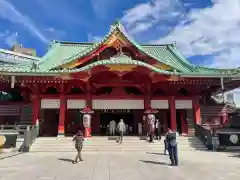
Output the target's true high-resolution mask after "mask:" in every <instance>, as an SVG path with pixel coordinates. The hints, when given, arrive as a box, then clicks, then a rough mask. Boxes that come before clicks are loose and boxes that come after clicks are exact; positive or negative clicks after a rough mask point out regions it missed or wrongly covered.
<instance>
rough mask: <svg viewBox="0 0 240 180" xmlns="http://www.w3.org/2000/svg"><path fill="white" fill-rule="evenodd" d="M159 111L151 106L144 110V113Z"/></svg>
mask: <svg viewBox="0 0 240 180" xmlns="http://www.w3.org/2000/svg"><path fill="white" fill-rule="evenodd" d="M158 112H159V111H158V110H157V109H152V108H151V107H150V106H149V107H148V108H147V109H146V110H145V111H144V114H157V113H158Z"/></svg>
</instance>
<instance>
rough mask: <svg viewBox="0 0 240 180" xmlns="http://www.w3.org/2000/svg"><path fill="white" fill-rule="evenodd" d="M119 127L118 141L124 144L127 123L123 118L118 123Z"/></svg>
mask: <svg viewBox="0 0 240 180" xmlns="http://www.w3.org/2000/svg"><path fill="white" fill-rule="evenodd" d="M117 129H118V132H119V139H118V142H119V143H120V144H122V141H123V135H124V133H125V132H126V125H125V123H124V121H123V119H120V122H119V123H118V126H117Z"/></svg>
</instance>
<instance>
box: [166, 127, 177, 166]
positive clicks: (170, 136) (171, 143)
mask: <svg viewBox="0 0 240 180" xmlns="http://www.w3.org/2000/svg"><path fill="white" fill-rule="evenodd" d="M176 136H177V134H176V133H174V132H172V131H171V130H170V129H169V130H168V133H167V135H166V140H167V143H168V153H169V158H170V161H171V165H173V166H178V146H177V137H176Z"/></svg>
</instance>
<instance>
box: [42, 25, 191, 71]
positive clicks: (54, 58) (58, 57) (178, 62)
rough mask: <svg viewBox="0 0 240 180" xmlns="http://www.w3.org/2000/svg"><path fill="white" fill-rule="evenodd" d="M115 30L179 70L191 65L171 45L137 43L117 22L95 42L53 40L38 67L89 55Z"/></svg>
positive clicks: (49, 67)
mask: <svg viewBox="0 0 240 180" xmlns="http://www.w3.org/2000/svg"><path fill="white" fill-rule="evenodd" d="M116 31H118V32H120V33H122V34H123V36H124V37H126V39H127V40H128V41H129V42H130V43H132V44H133V45H134V46H135V47H136V48H137V49H138V50H139V51H141V52H142V53H144V54H146V55H147V56H150V57H152V58H154V59H156V60H157V61H159V62H162V63H164V64H166V65H169V66H171V67H173V68H174V69H176V70H177V71H180V72H185V71H186V72H187V71H190V70H191V68H192V65H191V64H190V63H189V62H188V61H187V60H185V59H184V58H179V56H178V55H177V54H176V53H175V50H173V49H172V48H171V46H172V45H139V44H138V43H136V42H135V41H134V40H133V39H132V38H131V37H129V36H128V34H127V33H126V31H125V29H124V28H123V26H122V25H121V24H119V23H117V24H115V25H113V26H112V28H111V29H110V32H109V33H108V34H107V35H106V36H105V37H104V38H103V40H102V41H99V42H97V43H93V44H91V43H88V44H86V43H85V44H84V43H61V42H55V43H54V44H53V46H52V48H51V49H50V50H49V52H48V53H47V54H46V55H45V56H44V57H43V60H42V61H41V62H40V63H39V67H40V68H44V69H53V68H56V67H57V66H60V65H62V64H67V63H70V62H73V61H75V60H76V59H77V58H80V57H83V56H86V55H89V54H90V53H91V52H92V51H94V50H95V49H97V48H98V47H100V46H101V45H102V44H103V43H104V42H106V41H107V40H108V39H109V37H111V36H112V34H114V33H115V32H116Z"/></svg>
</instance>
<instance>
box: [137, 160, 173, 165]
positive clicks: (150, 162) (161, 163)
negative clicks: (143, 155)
mask: <svg viewBox="0 0 240 180" xmlns="http://www.w3.org/2000/svg"><path fill="white" fill-rule="evenodd" d="M139 161H141V162H143V163H146V164H159V165H169V164H167V163H165V162H157V161H146V160H139Z"/></svg>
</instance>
